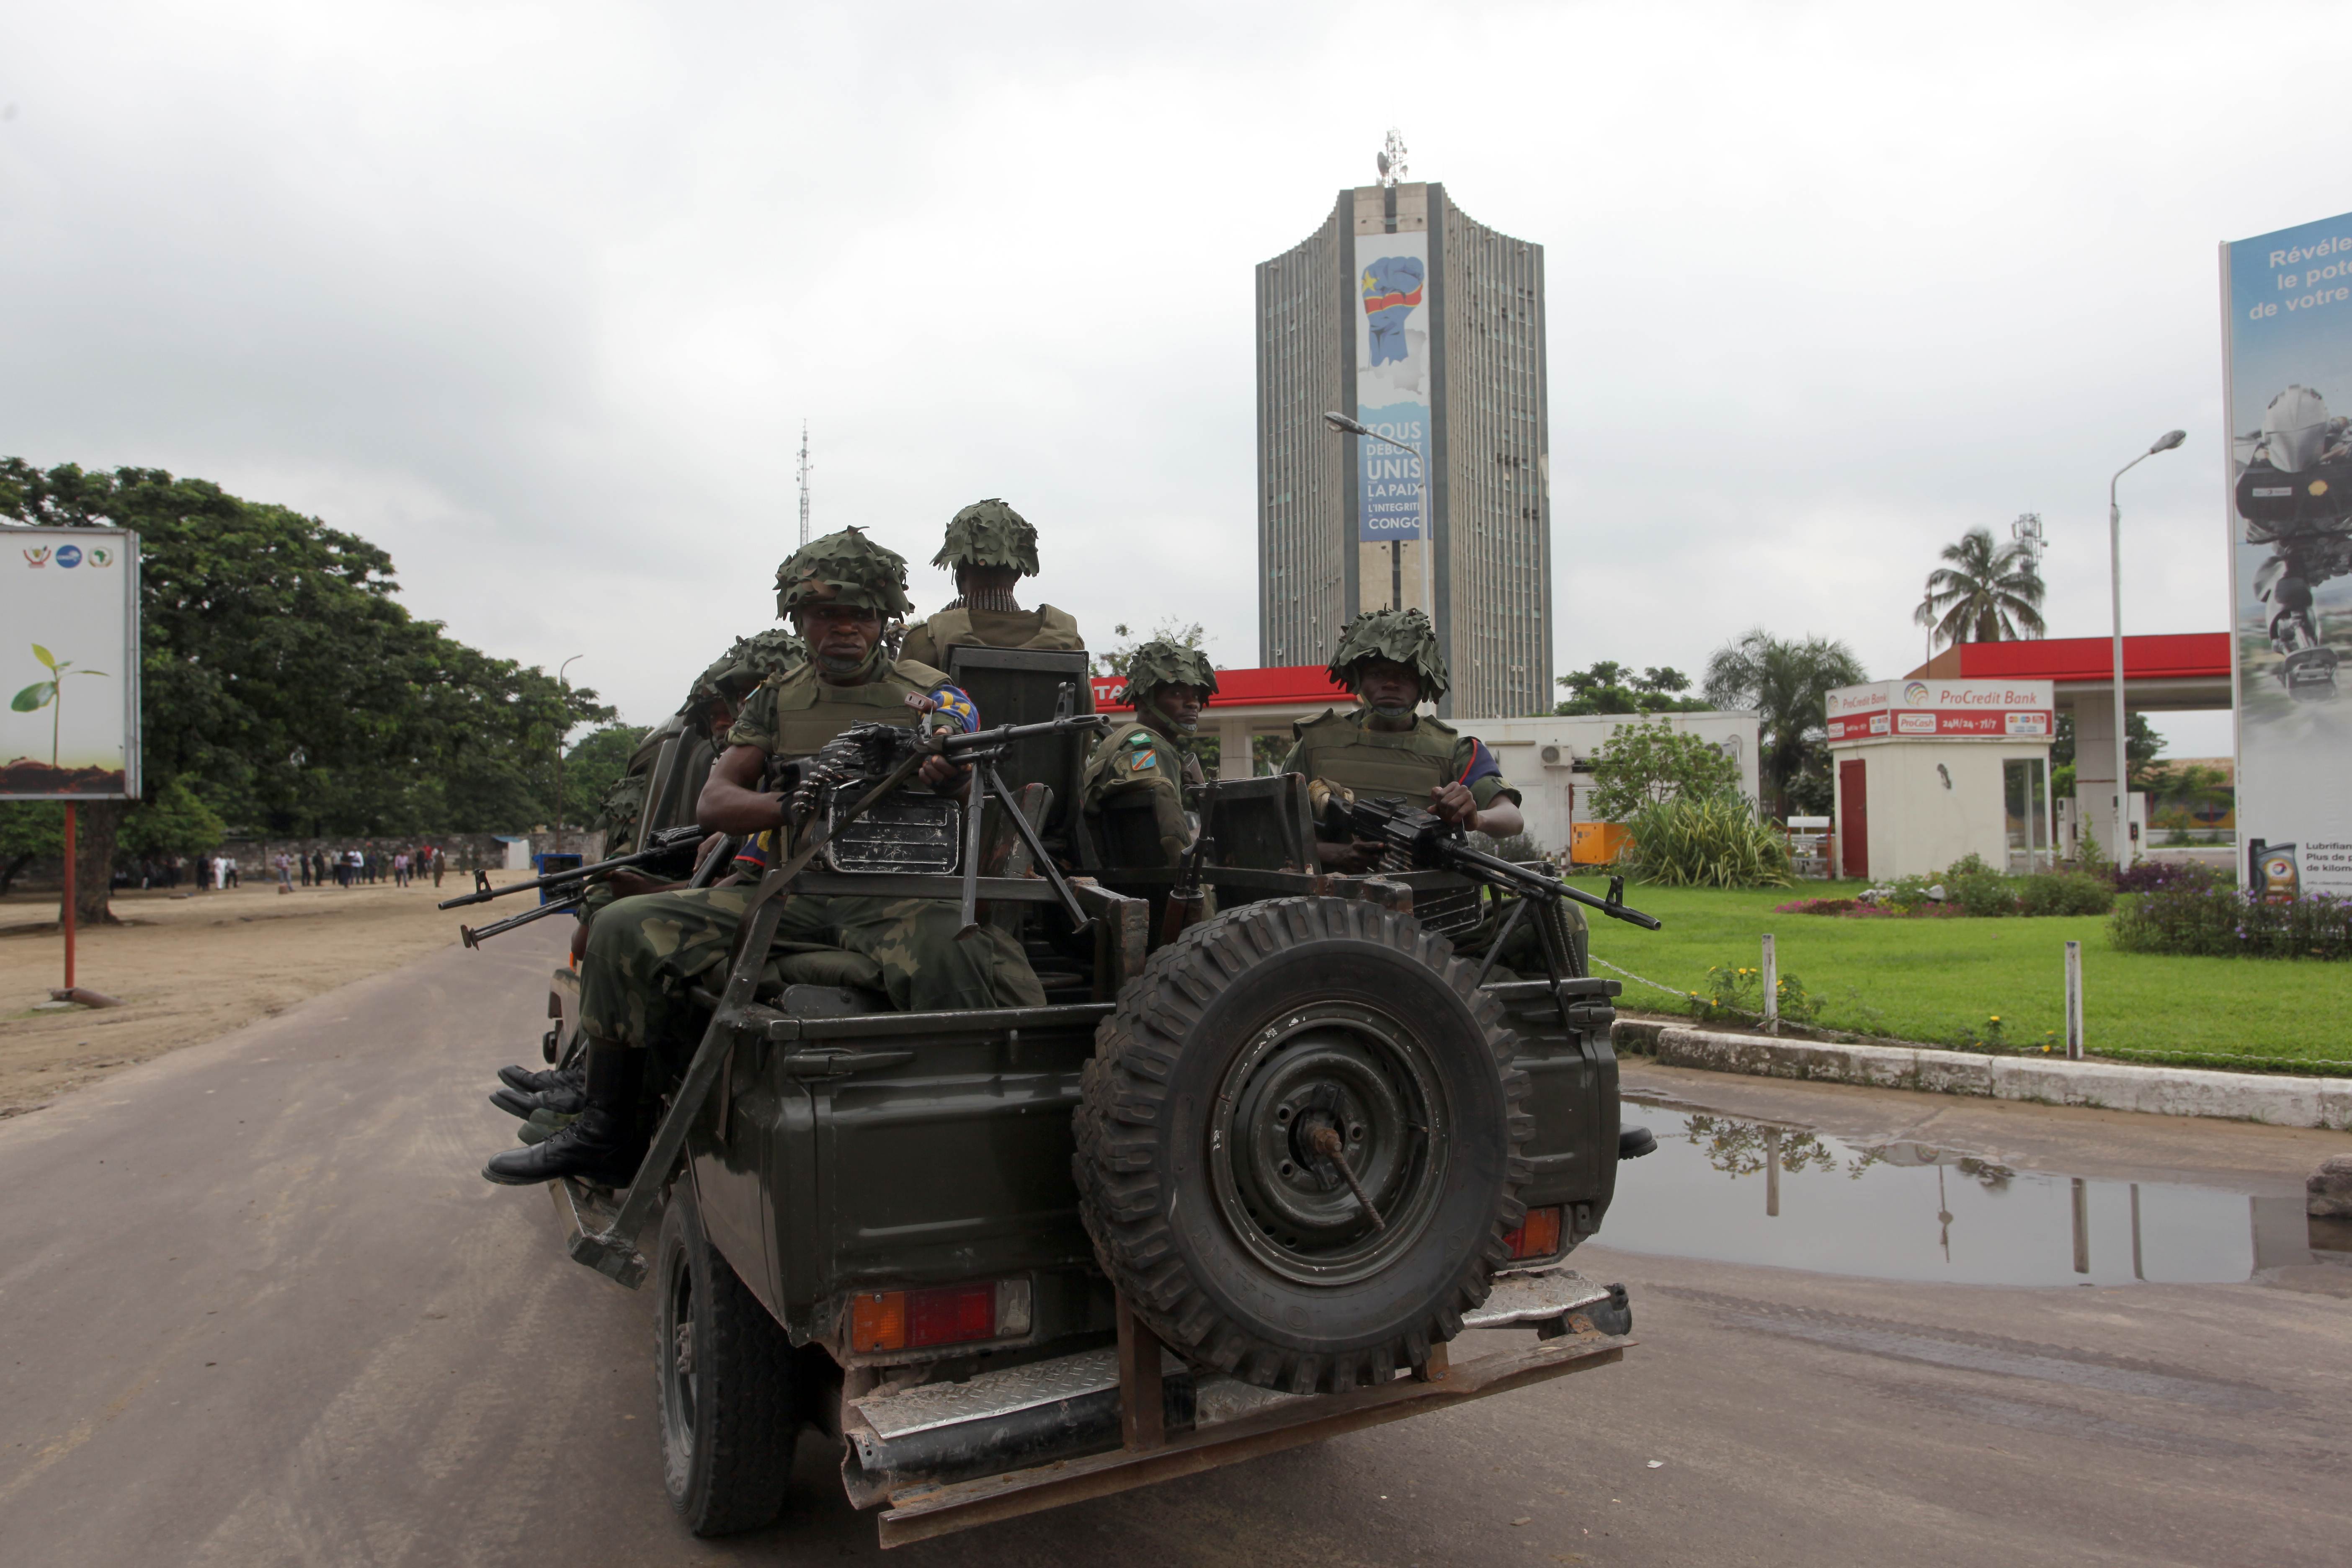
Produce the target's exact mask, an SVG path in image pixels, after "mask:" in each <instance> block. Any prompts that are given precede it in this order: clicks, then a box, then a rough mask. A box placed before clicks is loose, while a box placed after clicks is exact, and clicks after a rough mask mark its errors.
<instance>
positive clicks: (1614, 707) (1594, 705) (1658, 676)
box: [1552, 659, 1707, 716]
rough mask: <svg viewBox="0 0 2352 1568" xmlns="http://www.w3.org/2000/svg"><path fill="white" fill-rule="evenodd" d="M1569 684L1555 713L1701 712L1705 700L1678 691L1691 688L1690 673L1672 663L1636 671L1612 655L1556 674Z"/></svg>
mask: <svg viewBox="0 0 2352 1568" xmlns="http://www.w3.org/2000/svg"><path fill="white" fill-rule="evenodd" d="M1553 679H1554V682H1555V683H1556V684H1558V685H1560V686H1565V687H1566V688H1568V690H1569V696H1568V700H1566V701H1564V702H1562V703H1560V704H1559V706H1558V707H1556V708H1554V709H1553V710H1552V711H1553V712H1554V713H1557V714H1561V715H1568V716H1573V715H1577V714H1584V713H1701V712H1705V711H1706V709H1707V704H1706V701H1705V700H1702V699H1699V698H1695V697H1684V696H1681V695H1679V693H1681V692H1685V691H1687V690H1689V689H1690V677H1689V676H1687V675H1685V674H1684V673H1683V672H1682V671H1681V670H1679V669H1676V668H1673V667H1672V666H1671V665H1651V666H1649V667H1648V668H1644V669H1643V670H1642V671H1641V672H1640V673H1639V674H1636V673H1634V672H1633V669H1632V668H1629V667H1628V666H1625V665H1622V664H1619V663H1617V662H1616V661H1615V660H1614V659H1601V660H1600V661H1598V662H1597V663H1594V664H1592V665H1591V666H1589V667H1588V668H1583V669H1580V670H1576V671H1574V672H1572V673H1570V674H1568V675H1561V676H1556V677H1554V678H1553Z"/></svg>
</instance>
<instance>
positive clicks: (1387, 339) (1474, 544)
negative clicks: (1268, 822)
mask: <svg viewBox="0 0 2352 1568" xmlns="http://www.w3.org/2000/svg"><path fill="white" fill-rule="evenodd" d="M1399 151H1401V149H1400V150H1399ZM1397 172H1398V170H1397V169H1396V168H1395V167H1394V166H1391V167H1390V173H1391V175H1393V174H1395V173H1397ZM1545 400H1546V383H1545V375H1544V292H1543V247H1542V246H1540V245H1534V244H1530V243H1529V242H1528V241H1526V240H1523V239H1513V238H1512V237H1510V236H1508V235H1507V234H1504V233H1501V232H1500V231H1498V230H1496V229H1491V228H1488V227H1486V226H1485V225H1484V224H1481V223H1478V222H1477V221H1475V219H1473V218H1471V217H1470V216H1468V215H1466V214H1465V213H1464V212H1463V211H1462V209H1461V208H1460V207H1458V206H1455V205H1454V203H1453V202H1452V201H1450V200H1448V199H1447V197H1446V194H1445V187H1444V186H1443V185H1440V184H1405V183H1402V182H1401V181H1397V180H1395V179H1393V178H1391V180H1390V181H1389V182H1388V183H1384V184H1377V185H1361V186H1358V187H1357V188H1356V189H1354V190H1349V191H1341V192H1340V193H1339V202H1338V203H1337V205H1335V206H1334V207H1333V209H1332V212H1331V216H1329V217H1328V219H1326V220H1325V221H1324V223H1323V226H1321V227H1320V228H1318V229H1317V230H1316V231H1315V232H1314V233H1313V234H1311V235H1309V236H1307V238H1306V239H1305V240H1304V241H1302V242H1300V243H1299V244H1298V245H1297V246H1295V247H1292V248H1291V249H1289V250H1287V251H1285V252H1284V253H1283V254H1282V255H1280V256H1277V257H1276V258H1274V259H1273V260H1271V261H1265V262H1261V263H1260V264H1259V266H1258V269H1257V477H1258V495H1257V509H1258V510H1257V542H1258V573H1259V581H1260V584H1261V586H1260V589H1259V600H1258V649H1259V653H1258V657H1259V658H1260V660H1261V662H1263V663H1265V664H1267V665H1297V664H1319V663H1321V662H1322V661H1323V660H1325V659H1327V658H1329V657H1330V655H1331V648H1332V645H1333V644H1334V642H1336V640H1337V639H1338V637H1339V628H1340V627H1341V626H1343V625H1345V624H1346V623H1347V621H1348V618H1349V616H1353V615H1355V614H1357V613H1358V612H1360V611H1363V610H1377V609H1382V608H1386V607H1389V606H1391V605H1408V606H1412V607H1416V608H1420V609H1422V610H1424V611H1428V612H1429V613H1430V614H1431V616H1432V617H1433V619H1434V620H1435V621H1436V623H1437V628H1438V633H1439V635H1440V636H1441V637H1443V638H1444V643H1445V649H1446V660H1447V663H1448V664H1449V665H1451V667H1452V668H1453V673H1454V690H1453V694H1452V697H1451V700H1449V701H1448V702H1447V704H1446V705H1445V709H1444V710H1445V711H1448V712H1452V713H1462V714H1467V715H1472V716H1475V717H1482V718H1483V717H1490V716H1497V715H1509V714H1524V713H1542V712H1549V710H1550V709H1551V706H1552V695H1551V646H1552V645H1551V494H1550V483H1549V468H1550V458H1549V439H1548V437H1547V435H1546V431H1547V428H1548V421H1547V418H1546V413H1547V407H1546V401H1545ZM1326 409H1332V410H1336V411H1338V412H1339V413H1342V414H1347V415H1350V416H1353V417H1355V418H1357V419H1360V420H1361V421H1362V422H1363V423H1364V424H1366V425H1367V426H1370V427H1371V428H1373V429H1375V430H1378V431H1380V432H1381V433H1382V434H1383V435H1386V436H1389V437H1393V438H1394V439H1396V440H1398V441H1401V442H1402V443H1404V444H1405V445H1406V446H1408V447H1412V448H1413V452H1412V453H1406V452H1401V451H1399V450H1397V449H1396V448H1395V447H1389V446H1386V445H1383V444H1382V443H1381V442H1377V441H1372V440H1369V439H1366V438H1365V437H1351V436H1343V435H1340V434H1339V433H1338V432H1336V431H1334V430H1333V429H1332V428H1331V427H1330V426H1328V425H1327V424H1325V423H1324V420H1323V414H1324V411H1325V410H1326ZM1416 454H1417V455H1416ZM1424 483H1426V484H1427V486H1428V494H1427V498H1426V499H1427V503H1428V510H1429V522H1430V536H1431V538H1432V540H1433V551H1432V559H1430V560H1429V561H1428V562H1426V563H1424V562H1423V558H1422V553H1423V546H1422V542H1421V538H1422V531H1421V530H1422V522H1421V512H1422V505H1423V494H1422V489H1423V484H1424ZM1424 584H1426V586H1424Z"/></svg>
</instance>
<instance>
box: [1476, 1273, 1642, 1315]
mask: <svg viewBox="0 0 2352 1568" xmlns="http://www.w3.org/2000/svg"><path fill="white" fill-rule="evenodd" d="M1606 1300H1609V1287H1607V1286H1606V1285H1595V1284H1594V1283H1593V1282H1592V1281H1591V1280H1590V1279H1586V1278H1584V1276H1582V1275H1581V1274H1579V1273H1578V1272H1577V1271H1576V1270H1575V1269H1573V1268H1543V1269H1536V1270H1533V1271H1530V1272H1528V1273H1525V1274H1497V1275H1496V1276H1495V1289H1494V1290H1493V1292H1492V1293H1491V1294H1489V1295H1488V1296H1487V1298H1486V1305H1484V1306H1482V1307H1480V1308H1478V1309H1477V1310H1475V1311H1470V1312H1465V1313H1463V1314H1462V1326H1463V1327H1464V1328H1465V1329H1507V1328H1509V1327H1510V1326H1511V1325H1513V1324H1514V1323H1544V1322H1549V1321H1553V1320H1554V1319H1557V1318H1564V1317H1566V1316H1568V1314H1569V1313H1570V1312H1573V1311H1575V1310H1577V1309H1578V1308H1580V1307H1590V1306H1591V1305H1592V1304H1593V1303H1595V1302H1596V1301H1606Z"/></svg>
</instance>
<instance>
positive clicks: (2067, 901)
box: [2016, 871, 2116, 915]
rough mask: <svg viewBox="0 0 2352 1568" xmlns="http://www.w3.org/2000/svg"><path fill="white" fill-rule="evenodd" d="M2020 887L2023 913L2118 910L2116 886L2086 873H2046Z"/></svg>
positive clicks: (2019, 902)
mask: <svg viewBox="0 0 2352 1568" xmlns="http://www.w3.org/2000/svg"><path fill="white" fill-rule="evenodd" d="M2016 886H2017V907H2018V912H2019V913H2021V914H2028V915H2103V914H2105V913H2106V912H2107V911H2108V910H2112V909H2114V908H2115V907H2116V889H2115V887H2114V885H2113V884H2112V883H2110V882H2109V881H2108V880H2107V879H2105V878H2104V877H2094V876H2092V875H2090V874H2089V873H2088V872H2085V871H2043V872H2041V873H2039V874H2038V875H2035V876H2032V877H2020V878H2018V879H2017V882H2016Z"/></svg>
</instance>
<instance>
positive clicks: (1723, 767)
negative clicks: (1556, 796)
mask: <svg viewBox="0 0 2352 1568" xmlns="http://www.w3.org/2000/svg"><path fill="white" fill-rule="evenodd" d="M1738 793H1739V764H1738V763H1736V762H1734V761H1733V760H1732V759H1731V758H1730V757H1729V756H1727V755H1726V754H1725V753H1724V752H1720V751H1718V750H1717V748H1716V747H1715V746H1714V745H1713V744H1712V743H1711V742H1707V741H1705V740H1702V739H1700V738H1699V737H1698V736H1696V735H1692V734H1686V733H1680V732H1677V731H1675V729H1674V728H1673V727H1672V726H1671V725H1669V724H1668V723H1667V722H1666V721H1664V719H1657V720H1649V721H1638V722H1635V723H1632V724H1620V725H1618V726H1617V727H1616V729H1614V730H1613V731H1611V732H1610V735H1609V739H1608V741H1607V742H1606V743H1604V744H1603V745H1602V746H1601V750H1600V751H1599V752H1597V753H1595V754H1594V756H1593V759H1592V796H1591V812H1592V815H1593V816H1597V817H1599V818H1600V819H1601V820H1602V821H1604V822H1627V821H1631V820H1632V819H1633V816H1635V815H1636V814H1638V813H1639V812H1640V811H1641V810H1642V809H1643V807H1645V806H1651V805H1659V804H1661V803H1662V802H1664V801H1668V800H1713V799H1716V798H1717V797H1719V796H1736V795H1738Z"/></svg>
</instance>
